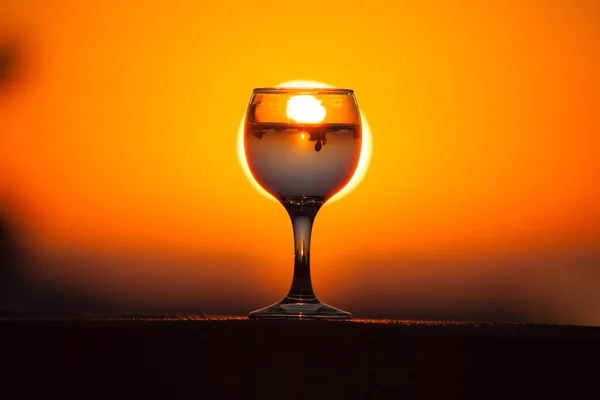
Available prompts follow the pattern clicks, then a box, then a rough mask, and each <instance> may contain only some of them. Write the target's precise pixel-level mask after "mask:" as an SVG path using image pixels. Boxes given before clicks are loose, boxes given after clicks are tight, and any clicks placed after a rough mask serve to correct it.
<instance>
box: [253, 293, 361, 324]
mask: <svg viewBox="0 0 600 400" xmlns="http://www.w3.org/2000/svg"><path fill="white" fill-rule="evenodd" d="M248 316H249V317H250V318H289V319H335V320H344V319H351V318H352V314H350V313H349V312H346V311H342V310H339V309H337V308H335V307H331V306H330V305H327V304H325V303H321V302H320V301H319V300H316V299H315V300H313V301H311V302H305V303H299V302H293V301H290V300H289V299H288V298H285V299H283V300H281V301H280V302H278V303H275V304H273V305H270V306H268V307H265V308H261V309H260V310H255V311H252V312H250V313H249V314H248Z"/></svg>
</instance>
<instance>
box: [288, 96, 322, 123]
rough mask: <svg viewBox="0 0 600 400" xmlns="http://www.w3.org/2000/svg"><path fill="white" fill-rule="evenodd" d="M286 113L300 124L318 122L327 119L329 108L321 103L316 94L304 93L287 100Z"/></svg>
mask: <svg viewBox="0 0 600 400" xmlns="http://www.w3.org/2000/svg"><path fill="white" fill-rule="evenodd" d="M286 115H287V117H288V118H289V119H293V120H294V121H296V122H298V123H300V124H302V123H305V124H316V123H319V122H321V121H323V120H324V119H325V115H327V110H326V109H325V107H323V106H322V105H321V100H317V99H316V98H315V96H311V95H309V94H303V95H299V96H292V97H290V99H289V100H288V102H287V109H286Z"/></svg>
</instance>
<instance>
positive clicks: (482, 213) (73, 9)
mask: <svg viewBox="0 0 600 400" xmlns="http://www.w3.org/2000/svg"><path fill="white" fill-rule="evenodd" d="M152 3H153V4H152V5H150V4H148V2H142V1H129V2H120V1H105V2H102V3H101V4H100V3H96V2H84V1H66V0H63V1H58V0H57V1H53V2H44V1H34V0H23V1H14V2H7V1H4V2H2V4H0V54H1V57H0V63H1V64H0V71H1V72H0V209H2V213H3V215H4V216H5V218H6V220H7V221H9V222H10V224H11V226H12V227H13V228H12V231H11V232H13V236H14V239H15V240H13V241H12V242H15V243H18V246H16V247H15V248H17V249H18V254H19V257H18V259H19V260H20V261H19V262H18V263H16V264H15V265H18V268H19V274H18V276H19V278H15V279H14V281H10V279H9V278H6V279H5V280H6V282H5V285H6V287H11V288H12V289H11V290H12V291H13V292H15V293H16V294H15V296H14V297H13V298H12V300H10V301H9V302H8V303H7V304H8V305H5V307H9V308H11V307H12V308H15V309H28V308H35V307H37V306H39V304H38V303H43V305H45V306H47V305H48V304H51V303H52V301H54V300H52V301H50V300H43V299H44V295H43V294H40V293H42V292H43V293H46V292H52V293H53V295H52V296H53V297H52V299H57V298H60V301H61V302H62V303H60V302H59V303H57V304H67V305H68V304H70V305H71V306H72V307H73V308H74V309H77V307H80V308H85V307H84V305H85V304H100V303H102V304H104V303H103V302H105V303H107V304H112V305H115V304H116V305H118V306H116V307H119V309H122V310H149V311H152V312H156V311H162V310H167V311H168V310H185V311H190V312H206V313H229V314H245V313H247V311H249V310H251V309H254V308H258V307H260V306H264V305H267V304H270V303H272V302H275V301H277V300H279V298H280V297H282V296H283V295H285V293H286V291H287V289H288V287H289V284H290V282H291V274H292V257H293V249H292V229H291V225H290V222H289V219H288V217H287V215H286V213H285V210H284V209H283V207H281V206H279V205H277V204H276V203H274V202H271V201H268V200H267V199H266V198H264V197H263V196H261V195H260V194H259V193H258V192H257V191H256V190H255V189H254V188H253V187H252V185H251V184H250V183H249V182H248V181H247V179H246V178H245V177H244V175H243V173H242V171H241V168H240V166H239V163H238V160H237V155H236V147H235V144H236V134H237V128H238V124H239V121H240V118H241V117H242V115H243V113H244V111H245V107H246V105H247V102H248V99H249V96H250V94H251V91H252V89H253V88H254V87H260V86H272V85H275V84H278V83H280V82H283V81H287V80H292V79H311V80H317V81H322V82H325V83H328V84H330V85H333V86H338V87H350V88H353V89H354V90H355V92H356V96H357V98H358V101H359V104H360V106H361V109H362V111H363V112H364V113H365V115H366V116H367V118H368V119H369V123H370V125H371V128H372V130H373V144H374V145H373V156H372V161H371V166H370V169H369V170H368V172H367V174H366V176H365V179H364V180H363V182H362V183H361V184H360V185H359V186H358V187H357V188H356V190H354V191H353V192H352V193H350V194H349V195H348V196H347V197H345V198H343V199H341V200H340V201H338V202H335V203H333V204H331V205H330V206H325V207H324V208H323V209H322V211H321V212H320V214H319V215H318V217H317V220H316V223H315V227H314V231H313V249H312V270H313V271H312V274H313V282H314V286H315V290H316V292H317V295H318V296H319V297H320V298H321V300H323V301H325V302H328V303H330V304H333V305H335V306H338V307H340V308H343V309H347V310H348V311H351V312H354V313H355V315H358V316H362V317H369V316H387V317H397V318H464V319H488V320H489V319H510V320H521V321H533V322H555V323H573V324H588V325H600V290H598V282H600V74H599V72H598V71H600V4H599V3H598V2H595V1H566V0H565V1H533V0H529V1H495V2H494V1H493V2H487V1H464V2H446V1H441V0H440V1H424V2H405V1H385V2H384V1H381V2H373V1H347V0H346V1H323V0H319V1H312V0H308V1H303V2H301V3H298V2H285V1H260V2H250V1H200V2H198V1H185V2H184V1H169V2H167V1H164V2H152ZM156 3H161V4H159V5H156ZM11 268H12V267H11ZM7 276H8V275H7ZM11 282H12V283H11ZM11 285H12V286H11ZM13 289H14V290H13ZM19 293H20V294H19ZM31 293H35V295H31V296H29V295H28V294H31ZM36 299H37V300H36ZM69 299H71V300H69ZM82 299H85V302H84V301H83V300H82ZM34 300H36V301H38V303H36V302H35V301H34ZM57 301H58V300H57Z"/></svg>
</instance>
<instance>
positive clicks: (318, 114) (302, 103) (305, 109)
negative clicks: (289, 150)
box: [236, 80, 373, 205]
mask: <svg viewBox="0 0 600 400" xmlns="http://www.w3.org/2000/svg"><path fill="white" fill-rule="evenodd" d="M277 87H306V88H332V87H333V86H331V85H328V84H326V83H322V82H316V81H308V80H299V81H287V82H283V83H282V84H279V85H277ZM286 113H287V116H288V118H290V119H292V120H294V121H296V122H299V123H319V122H321V121H323V120H324V119H325V115H326V113H327V110H325V107H323V106H322V105H321V102H320V101H319V100H317V99H316V98H315V97H314V96H310V95H299V96H293V97H292V98H291V99H290V100H289V102H288V105H287V110H286ZM360 116H361V120H362V144H361V148H360V158H359V160H358V166H357V167H356V171H355V172H354V175H352V178H351V179H350V181H349V182H348V184H347V185H346V186H344V188H343V189H342V190H340V191H339V192H337V193H336V194H335V195H334V196H332V197H331V198H330V199H329V200H328V201H327V202H326V203H325V204H326V205H327V204H331V203H333V202H334V201H337V200H339V199H341V198H342V197H344V196H346V195H347V194H348V193H350V192H351V191H352V190H354V188H355V187H356V186H358V184H359V183H360V182H361V181H362V180H363V178H364V177H365V174H366V173H367V169H368V168H369V164H370V162H371V153H372V149H373V137H372V135H371V128H370V126H369V123H368V122H367V118H365V115H364V114H363V113H362V111H361V112H360ZM245 117H246V116H245V115H244V116H243V117H242V120H241V121H240V126H239V129H238V137H237V145H236V147H237V155H238V160H239V162H240V165H241V167H242V171H244V175H246V177H247V178H248V180H249V181H250V182H251V183H252V185H253V186H254V187H255V188H256V190H258V191H259V192H260V193H262V194H263V195H265V197H268V198H270V199H271V200H276V199H275V197H273V196H272V195H271V194H270V193H269V192H267V191H266V190H265V189H263V188H262V187H261V186H260V185H259V184H258V182H256V180H255V179H254V177H253V176H252V173H251V172H250V167H248V162H247V161H246V153H245V151H244V119H245Z"/></svg>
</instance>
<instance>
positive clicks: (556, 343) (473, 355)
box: [0, 317, 600, 399]
mask: <svg viewBox="0 0 600 400" xmlns="http://www.w3.org/2000/svg"><path fill="white" fill-rule="evenodd" d="M0 335H1V337H2V342H1V343H2V344H1V347H0V357H1V358H0V363H2V367H3V368H2V370H3V371H4V372H2V373H1V374H2V392H0V393H13V394H12V395H10V396H7V397H5V396H2V397H3V398H7V399H8V398H10V399H15V398H40V399H42V398H45V399H47V398H61V399H64V398H78V399H89V398H107V399H120V398H141V399H144V398H168V399H178V398H198V399H201V398H210V397H216V398H257V399H259V398H260V399H263V398H281V399H288V398H299V399H310V398H327V399H355V398H356V399H358V398H373V399H379V398H440V399H442V398H444V399H447V398H455V399H464V398H477V399H487V398H508V399H513V398H530V399H536V398H569V399H571V398H583V397H584V395H583V393H585V392H587V391H590V390H591V392H590V393H591V394H592V397H591V398H596V395H597V394H598V390H599V388H600V386H598V385H600V374H599V372H600V328H593V327H575V326H549V325H532V324H509V323H507V324H500V323H498V324H494V323H484V324H475V323H450V322H429V323H424V322H414V321H412V322H411V321H366V320H358V321H357V320H355V321H352V322H327V321H284V320H271V321H254V320H246V319H241V318H240V319H201V318H120V319H83V318H80V319H63V320H51V319H43V318H41V319H36V318H15V317H10V318H1V319H0ZM232 396H234V397H232ZM588 397H589V396H585V398H588Z"/></svg>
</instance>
